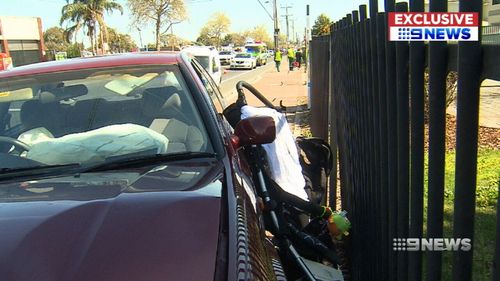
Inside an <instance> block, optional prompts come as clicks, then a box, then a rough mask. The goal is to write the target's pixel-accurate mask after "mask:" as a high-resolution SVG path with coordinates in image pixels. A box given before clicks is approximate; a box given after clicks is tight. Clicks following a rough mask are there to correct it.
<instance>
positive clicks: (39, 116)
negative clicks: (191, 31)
mask: <svg viewBox="0 0 500 281" xmlns="http://www.w3.org/2000/svg"><path fill="white" fill-rule="evenodd" d="M183 152H202V153H204V152H207V153H212V152H213V148H212V145H211V144H210V141H209V138H208V137H207V132H206V129H205V127H204V125H203V122H202V118H201V116H200V114H199V112H198V110H197V107H196V106H195V104H194V101H193V98H192V96H191V93H190V91H189V89H188V87H187V86H186V84H185V81H184V79H183V77H182V75H181V72H180V70H179V68H178V66H176V65H162V66H128V67H113V68H109V67H108V68H94V69H85V70H77V71H64V72H53V73H46V74H38V75H31V76H20V77H19V78H9V79H8V81H5V80H0V168H2V169H8V170H12V169H22V168H26V167H33V166H42V167H43V166H53V165H67V164H71V165H75V164H76V165H87V164H89V166H92V165H99V164H102V163H107V162H109V161H111V160H112V161H113V162H116V160H117V159H119V160H124V161H126V160H130V159H134V158H138V157H147V156H148V155H151V156H158V155H168V154H178V153H183Z"/></svg>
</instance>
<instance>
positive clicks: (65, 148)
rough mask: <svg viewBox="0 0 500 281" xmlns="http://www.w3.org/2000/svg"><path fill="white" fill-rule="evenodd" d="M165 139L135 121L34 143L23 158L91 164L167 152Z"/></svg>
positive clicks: (42, 161)
mask: <svg viewBox="0 0 500 281" xmlns="http://www.w3.org/2000/svg"><path fill="white" fill-rule="evenodd" d="M167 146H168V139H167V137H165V136H164V135H162V134H159V133H157V132H155V131H153V130H151V129H149V128H146V127H143V126H140V125H135V124H120V125H110V126H106V127H102V128H99V129H95V130H92V131H88V132H84V133H76V134H69V135H65V136H62V137H59V138H52V139H48V140H44V141H41V142H38V143H34V144H33V146H32V147H31V149H30V150H29V151H28V153H27V154H26V157H27V158H29V159H32V160H35V161H38V162H41V163H44V164H48V165H57V164H70V163H92V162H100V161H104V160H105V159H106V158H108V157H113V156H120V155H126V154H131V153H137V152H141V151H149V150H154V151H156V153H165V152H166V151H167Z"/></svg>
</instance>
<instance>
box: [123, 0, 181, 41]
mask: <svg viewBox="0 0 500 281" xmlns="http://www.w3.org/2000/svg"><path fill="white" fill-rule="evenodd" d="M127 3H128V7H129V9H130V12H131V13H132V17H133V23H132V25H133V26H135V27H140V26H144V25H147V24H148V23H150V22H152V23H154V25H155V37H156V49H157V50H160V47H161V45H160V44H161V35H162V34H165V33H166V32H167V31H168V30H169V29H170V28H172V26H173V25H174V24H177V23H180V22H182V21H183V20H185V19H186V18H187V15H186V6H185V4H184V0H127Z"/></svg>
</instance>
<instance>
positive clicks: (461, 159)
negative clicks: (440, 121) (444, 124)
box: [453, 0, 498, 281]
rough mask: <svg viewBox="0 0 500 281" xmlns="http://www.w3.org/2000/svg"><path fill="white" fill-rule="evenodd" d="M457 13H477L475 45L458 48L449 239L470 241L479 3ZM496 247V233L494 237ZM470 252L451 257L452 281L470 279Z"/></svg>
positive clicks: (479, 61) (462, 4)
mask: <svg viewBox="0 0 500 281" xmlns="http://www.w3.org/2000/svg"><path fill="white" fill-rule="evenodd" d="M459 7H460V12H477V13H479V38H478V41H477V42H459V44H458V92H457V135H456V138H457V149H456V151H457V152H456V160H455V202H454V214H453V236H454V237H456V238H470V239H471V240H472V241H473V238H474V215H475V203H476V177H477V139H478V126H479V124H478V119H479V88H480V86H481V70H482V61H483V57H482V48H481V38H482V37H481V32H482V28H481V26H482V1H481V0H467V1H464V0H462V1H460V3H459ZM497 243H498V233H497ZM473 250H474V244H472V249H471V250H470V251H457V252H455V253H454V255H453V258H454V260H453V280H454V281H461V280H463V281H466V280H471V279H472V255H473Z"/></svg>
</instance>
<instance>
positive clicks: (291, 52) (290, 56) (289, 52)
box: [287, 48, 295, 59]
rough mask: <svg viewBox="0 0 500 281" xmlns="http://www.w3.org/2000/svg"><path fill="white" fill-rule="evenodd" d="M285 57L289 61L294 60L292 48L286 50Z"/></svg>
mask: <svg viewBox="0 0 500 281" xmlns="http://www.w3.org/2000/svg"><path fill="white" fill-rule="evenodd" d="M287 52H288V53H287V56H288V58H289V59H295V51H294V50H293V49H292V48H288V51H287Z"/></svg>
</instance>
